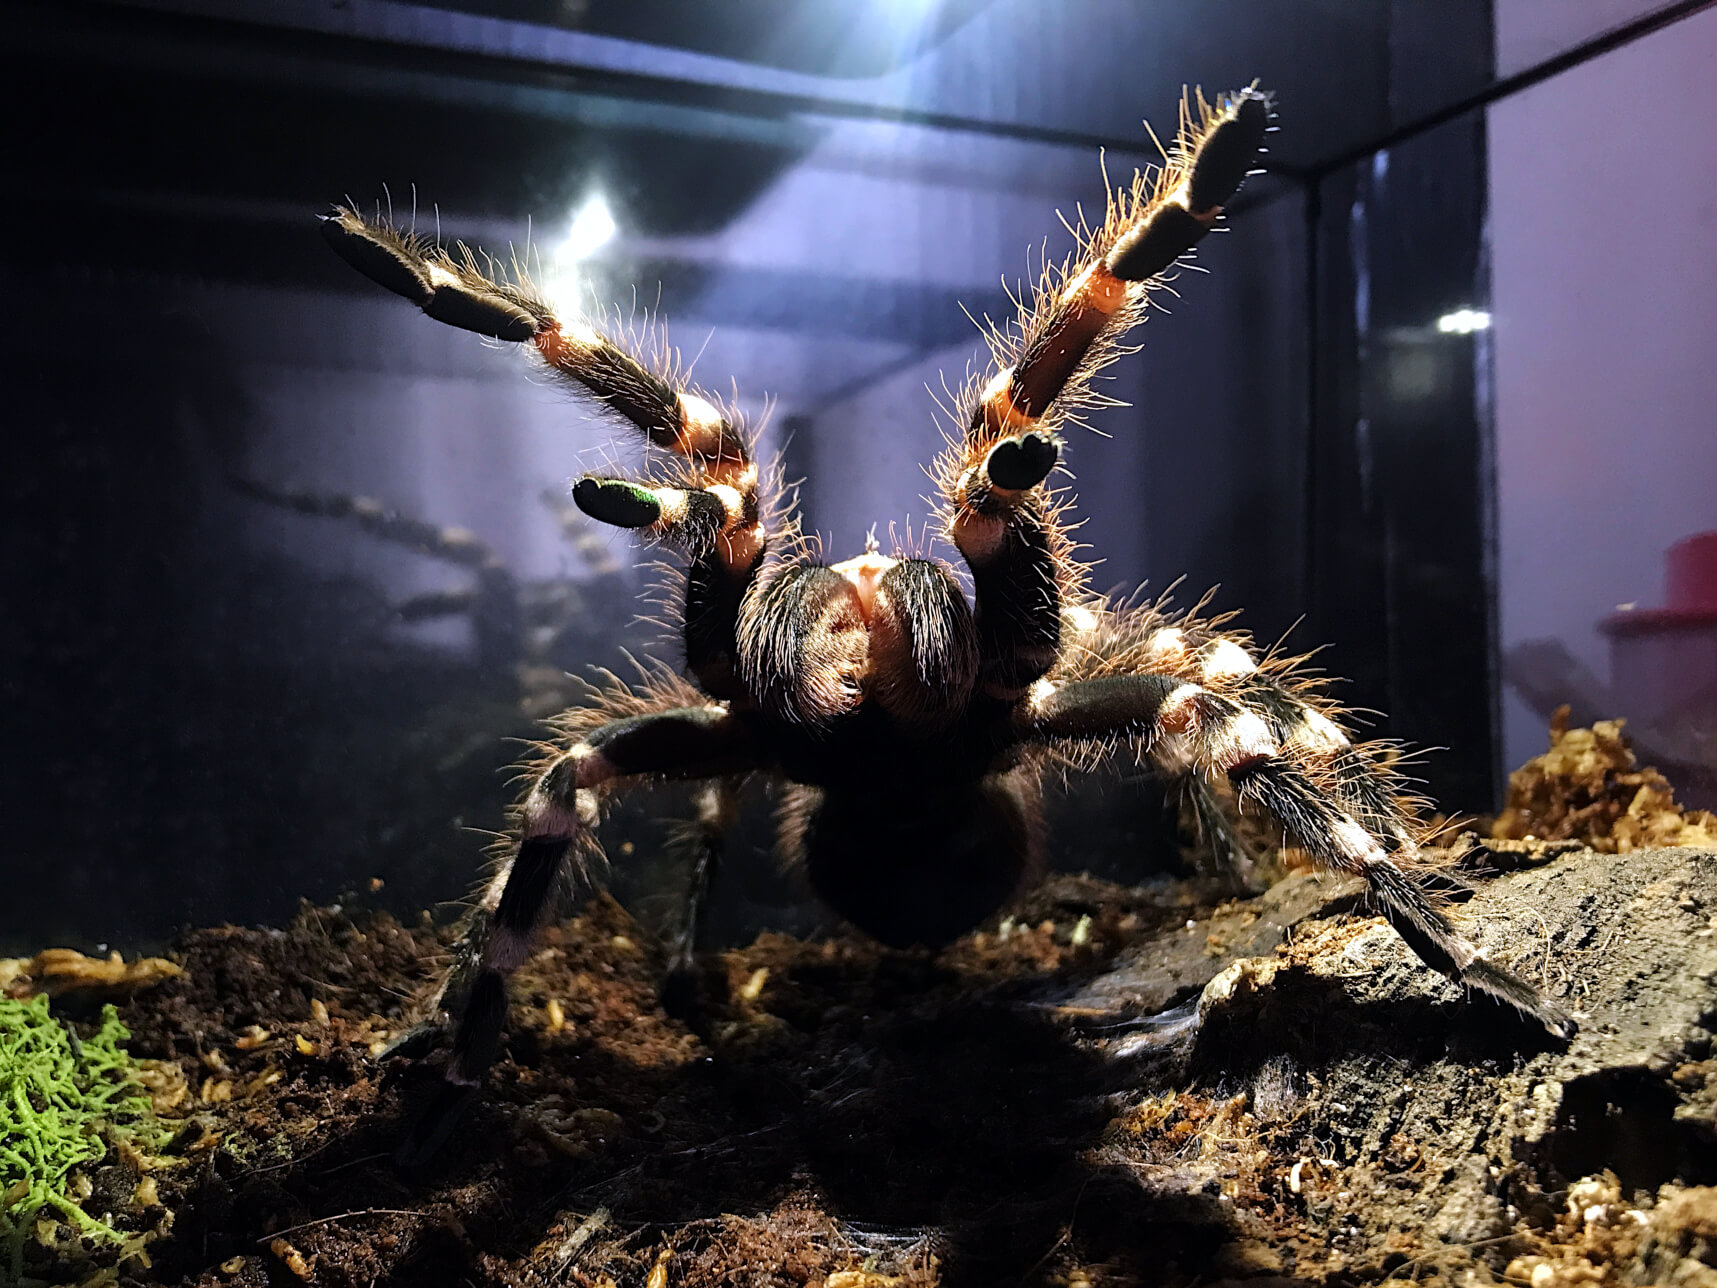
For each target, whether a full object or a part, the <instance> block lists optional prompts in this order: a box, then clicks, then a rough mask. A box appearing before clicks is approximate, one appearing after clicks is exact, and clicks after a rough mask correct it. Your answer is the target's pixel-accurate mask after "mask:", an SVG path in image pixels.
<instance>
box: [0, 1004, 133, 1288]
mask: <svg viewBox="0 0 1717 1288" xmlns="http://www.w3.org/2000/svg"><path fill="white" fill-rule="evenodd" d="M130 1036H131V1034H130V1032H129V1031H128V1030H127V1029H126V1027H125V1026H124V1025H123V1024H121V1023H120V1022H119V1013H118V1012H117V1011H115V1010H114V1008H113V1007H112V1006H105V1007H103V1008H102V1012H101V1025H100V1027H99V1028H98V1029H97V1030H96V1032H95V1034H94V1036H92V1037H87V1038H83V1039H81V1040H80V1039H79V1038H78V1037H77V1035H76V1034H74V1033H73V1032H72V1031H71V1030H70V1029H68V1028H66V1026H65V1025H63V1024H61V1023H60V1022H59V1021H58V1020H56V1019H55V1018H54V1017H53V1016H52V1015H50V1014H49V1012H48V999H47V998H46V997H36V998H32V999H31V1000H30V1001H27V1002H20V1001H14V1000H12V999H11V998H0V1239H4V1241H5V1244H6V1257H7V1260H8V1262H9V1263H10V1267H11V1272H12V1279H13V1280H14V1281H15V1280H16V1279H17V1278H18V1276H19V1275H20V1274H21V1273H22V1268H23V1258H24V1243H25V1240H26V1238H27V1237H28V1235H29V1234H30V1232H31V1227H32V1226H33V1225H34V1224H35V1222H36V1220H37V1218H38V1217H39V1216H40V1215H42V1214H44V1212H45V1211H47V1210H51V1211H52V1212H53V1213H55V1214H57V1215H58V1216H59V1217H61V1218H63V1219H64V1220H65V1221H66V1222H67V1223H68V1224H70V1225H71V1226H72V1227H73V1228H74V1229H76V1230H77V1231H78V1233H79V1234H81V1235H84V1236H86V1237H88V1238H91V1239H94V1240H97V1241H101V1242H121V1241H123V1240H124V1239H125V1237H126V1236H125V1235H124V1234H123V1233H122V1232H121V1231H118V1230H115V1229H114V1228H113V1227H112V1226H111V1225H108V1224H107V1223H106V1222H105V1221H98V1220H96V1219H95V1218H94V1217H92V1216H90V1215H89V1214H88V1213H87V1212H85V1211H84V1210H83V1209H82V1208H81V1207H79V1206H78V1205H77V1203H76V1202H75V1201H74V1200H73V1198H72V1197H71V1195H70V1193H69V1192H68V1186H69V1185H70V1184H71V1183H72V1178H73V1173H74V1172H75V1171H76V1170H77V1169H78V1168H80V1167H87V1166H89V1165H91V1164H94V1163H96V1162H99V1161H100V1160H101V1159H102V1158H103V1157H104V1156H105V1155H106V1154H107V1150H108V1146H109V1144H110V1143H111V1141H112V1140H114V1139H115V1138H116V1137H125V1138H127V1139H130V1140H133V1141H136V1142H138V1143H139V1144H142V1145H145V1146H153V1145H158V1144H160V1142H161V1136H162V1132H161V1129H160V1127H159V1126H158V1124H157V1123H156V1121H155V1116H154V1113H153V1111H152V1110H151V1108H150V1104H149V1097H148V1096H147V1095H146V1094H145V1093H144V1091H143V1089H142V1087H141V1085H140V1084H139V1082H138V1080H137V1075H136V1067H135V1065H134V1064H133V1062H132V1059H131V1056H130V1055H129V1054H128V1053H127V1052H125V1051H124V1050H122V1049H121V1048H120V1045H119V1044H120V1043H121V1042H123V1041H125V1039H127V1038H129V1037H130Z"/></svg>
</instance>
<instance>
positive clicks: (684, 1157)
mask: <svg viewBox="0 0 1717 1288" xmlns="http://www.w3.org/2000/svg"><path fill="white" fill-rule="evenodd" d="M1527 848H1531V847H1527ZM1557 848H1558V847H1551V848H1550V849H1549V850H1546V851H1544V852H1543V853H1540V854H1539V855H1538V856H1537V859H1534V861H1532V862H1525V863H1520V864H1516V865H1511V866H1518V867H1519V870H1516V871H1511V872H1509V873H1507V874H1506V875H1503V876H1500V877H1498V878H1496V879H1494V880H1492V881H1489V882H1488V883H1486V884H1484V885H1483V887H1482V888H1481V889H1480V891H1479V893H1478V894H1477V895H1476V896H1475V897H1474V898H1473V899H1472V900H1471V901H1470V903H1468V904H1467V905H1466V907H1465V908H1464V910H1463V911H1462V914H1461V915H1462V919H1463V920H1464V922H1465V924H1466V925H1467V927H1468V928H1469V930H1470V931H1471V933H1472V934H1473V935H1474V936H1475V938H1476V939H1478V941H1479V942H1480V943H1481V945H1482V946H1484V947H1485V949H1486V950H1487V951H1488V952H1489V953H1490V954H1491V955H1492V956H1494V957H1496V958H1497V959H1499V960H1501V961H1504V962H1506V963H1508V964H1509V965H1511V966H1513V967H1514V968H1515V969H1517V970H1520V971H1523V972H1525V973H1526V974H1528V975H1529V976H1531V977H1533V978H1536V979H1539V980H1541V981H1542V982H1543V983H1544V985H1545V986H1546V987H1547V988H1548V990H1549V991H1550V992H1551V993H1553V994H1555V995H1557V996H1559V997H1561V998H1562V999H1564V1002H1565V1004H1567V1005H1569V1006H1570V1007H1571V1008H1573V1009H1574V1010H1575V1011H1576V1012H1577V1013H1578V1015H1579V1017H1580V1020H1581V1024H1582V1030H1581V1032H1580V1034H1579V1035H1578V1036H1577V1037H1576V1038H1575V1039H1574V1040H1573V1041H1572V1042H1571V1043H1569V1044H1558V1043H1554V1042H1551V1041H1549V1040H1548V1039H1546V1038H1544V1037H1543V1036H1542V1035H1540V1034H1537V1033H1536V1032H1534V1031H1533V1030H1532V1029H1530V1028H1529V1027H1527V1026H1526V1025H1525V1024H1523V1023H1522V1022H1521V1021H1519V1020H1518V1019H1516V1018H1515V1017H1514V1016H1512V1015H1510V1014H1506V1013H1504V1012H1502V1011H1500V1010H1499V1009H1497V1008H1496V1007H1494V1006H1491V1005H1489V1004H1487V1003H1485V1002H1483V1001H1482V1000H1477V999H1464V998H1462V997H1461V996H1460V995H1459V994H1458V991H1457V990H1456V989H1455V988H1453V987H1452V986H1451V985H1449V984H1447V983H1446V982H1445V981H1443V980H1442V979H1441V978H1440V977H1438V976H1436V975H1434V974H1432V973H1430V972H1428V971H1426V970H1425V969H1424V968H1423V967H1422V966H1420V965H1419V964H1418V963H1417V962H1416V960H1415V959H1413V957H1412V956H1411V954H1410V953H1409V952H1408V951H1407V950H1406V948H1405V946H1404V945H1403V944H1402V943H1401V942H1400V940H1399V939H1398V938H1397V937H1396V936H1395V935H1394V933H1393V932H1392V931H1391V930H1389V929H1388V928H1387V926H1385V925H1384V924H1383V923H1382V922H1381V921H1379V920H1376V919H1366V918H1361V917H1357V916H1355V915H1354V902H1355V898H1354V896H1355V893H1356V892H1355V889H1354V888H1353V886H1352V885H1351V884H1344V883H1342V882H1339V881H1335V880H1332V879H1327V878H1325V879H1320V878H1317V877H1313V876H1308V875H1296V876H1291V877H1289V878H1288V879H1286V880H1284V881H1282V882H1280V883H1278V884H1277V885H1276V886H1274V887H1273V888H1272V889H1271V890H1270V891H1268V892H1267V893H1265V894H1263V895H1261V896H1258V897H1256V898H1251V899H1246V900H1233V901H1230V902H1227V903H1217V902H1216V901H1215V899H1214V897H1213V896H1212V895H1211V894H1210V893H1209V890H1210V887H1208V886H1205V885H1200V884H1199V883H1198V882H1195V881H1188V882H1183V883H1180V884H1166V885H1163V886H1161V887H1158V888H1156V889H1154V890H1139V889H1132V888H1126V887H1120V886H1114V885H1109V884H1107V883H1103V882H1099V881H1096V880H1093V879H1090V878H1074V877H1068V878H1058V879H1056V880H1054V881H1051V882H1050V883H1049V884H1047V885H1046V886H1045V887H1043V888H1042V889H1040V890H1038V891H1036V892H1034V893H1033V894H1032V895H1031V896H1029V897H1028V898H1027V899H1026V900H1025V901H1024V902H1023V903H1022V904H1021V905H1020V906H1018V907H1016V908H1014V909H1013V910H1012V911H1011V913H1010V915H1009V916H1008V917H1007V918H1006V919H1005V920H1004V921H1002V922H1000V923H998V924H993V925H991V926H989V927H987V928H986V929H985V930H984V931H981V932H979V933H977V934H974V935H972V936H970V937H968V938H967V939H966V940H964V941H962V942H961V943H960V944H958V945H956V946H955V947H954V948H953V949H951V950H950V951H948V952H946V953H943V954H942V955H941V956H939V957H931V956H929V955H926V954H911V953H898V952H890V951H886V950H882V949H879V948H877V947H876V946H875V945H872V944H870V943H868V942H866V941H863V940H861V939H858V938H856V937H844V936H836V937H833V938H829V939H824V940H819V941H810V942H807V941H802V940H798V939H794V938H791V937H788V936H785V935H779V934H770V935H764V936H762V937H761V938H759V939H757V940H756V941H755V942H754V943H752V944H750V945H749V946H748V947H745V948H742V949H738V950H734V951H731V952H727V953H723V954H718V955H711V956H710V957H709V958H708V959H707V961H706V969H705V973H704V979H703V992H704V994H705V1005H704V1008H703V1014H702V1017H701V1018H700V1020H699V1021H698V1022H697V1024H696V1025H695V1026H691V1027H688V1026H687V1025H685V1024H682V1023H680V1022H679V1021H677V1020H675V1019H672V1018H670V1017H669V1016H668V1015H667V1014H666V1013H664V1011H663V1010H662V1008H661V1007H660V1005H659V1003H658V1000H657V989H658V987H659V984H660V979H661V966H662V962H661V957H660V953H659V951H658V950H657V948H656V946H655V945H654V944H653V943H652V942H651V941H650V939H649V938H648V936H647V935H646V934H645V933H644V932H643V931H642V930H641V929H640V928H639V927H638V926H637V924H636V923H634V922H633V921H632V919H631V918H630V917H629V916H628V915H627V914H626V913H625V912H624V911H622V910H621V909H620V908H619V907H618V906H617V905H616V904H614V903H613V902H612V901H610V900H608V899H607V898H606V897H603V896H593V897H591V898H589V899H587V900H586V901H585V902H584V904H583V908H582V911H581V912H580V914H579V915H578V916H576V917H574V918H573V919H572V920H570V921H568V922H566V923H564V924H561V925H557V926H554V927H552V928H551V929H550V930H549V931H548V932H546V933H545V935H544V936H543V941H542V943H541V945H540V949H539V951H538V952H537V953H536V955H535V956H534V958H533V959H532V960H531V961H530V963H529V964H528V965H527V966H526V967H525V969H524V970H522V971H521V972H520V974H519V976H518V978H517V982H516V986H515V989H514V994H513V997H514V1001H513V1007H512V1011H511V1014H510V1017H509V1026H508V1038H507V1046H506V1050H505V1053H504V1057H503V1059H502V1060H501V1061H500V1063H499V1064H498V1066H497V1068H496V1070H495V1074H494V1077H493V1079H492V1083H491V1086H490V1088H489V1090H488V1092H487V1094H486V1095H485V1096H484V1097H483V1099H482V1100H481V1101H479V1102H478V1103H477V1104H476V1105H475V1106H474V1107H473V1108H472V1110H471V1111H470V1112H469V1114H468V1115H467V1117H466V1119H465V1121H464V1122H463V1124H462V1125H461V1127H460V1128H459V1129H458V1131H457V1132H456V1133H455V1134H454V1136H453V1137H452V1139H451V1141H450V1143H449V1145H448V1146H447V1148H446V1149H445V1150H444V1151H443V1152H442V1154H441V1155H440V1156H438V1157H437V1158H436V1159H435V1160H434V1161H433V1162H432V1163H431V1164H429V1165H427V1166H425V1167H422V1168H418V1169H403V1168H401V1167H399V1166H397V1165H396V1164H395V1162H394V1161H393V1159H392V1151H393V1149H394V1146H395V1144H396V1142H397V1141H398V1140H399V1138H400V1134H401V1130H402V1125H403V1124H404V1122H405V1121H406V1120H407V1118H408V1115H410V1114H411V1113H412V1112H413V1111H414V1107H415V1106H416V1105H417V1104H418V1103H420V1102H421V1099H422V1097H423V1096H424V1095H425V1094H426V1093H427V1092H429V1091H430V1090H432V1089H433V1087H434V1086H435V1084H436V1082H437V1071H436V1068H435V1066H434V1064H433V1062H431V1063H428V1064H422V1065H414V1064H412V1063H410V1062H406V1061H388V1062H379V1061H378V1060H377V1059H376V1058H375V1056H376V1053H377V1052H378V1051H379V1050H380V1049H381V1047H382V1045H383V1044H384V1043H385V1041H386V1039H387V1038H388V1037H389V1036H390V1035H392V1034H393V1033H395V1032H396V1031H397V1030H399V1029H400V1028H401V1027H402V1026H403V1024H404V1017H405V1012H406V1010H407V1006H406V999H407V997H408V995H409V994H410V993H411V992H412V991H413V990H416V989H418V988H419V987H420V986H421V984H422V982H423V981H424V980H425V979H427V978H428V977H429V976H430V975H431V974H432V972H433V970H434V968H435V967H436V965H437V964H438V962H439V961H440V959H441V956H442V954H443V953H444V952H445V943H444V939H445V935H446V932H445V931H439V930H437V929H436V928H434V927H432V926H430V925H428V924H427V923H425V924H422V925H418V926H415V927H406V926H402V925H400V924H398V923H397V922H396V921H394V920H393V919H392V918H390V917H389V916H387V915H386V914H383V913H380V912H375V911H371V910H367V909H365V908H362V907H358V906H354V905H348V906H347V907H345V908H343V909H327V908H324V909H315V908H309V907H306V908H305V909H304V910H303V911H302V913H301V914H300V916H299V917H298V918H297V919H296V920H295V921H294V922H293V923H292V924H291V925H290V926H288V927H286V928H284V929H282V930H240V929H234V928H230V927H228V928H219V929H212V930H203V931H197V932H194V933H192V934H190V935H189V936H187V937H186V938H185V939H184V940H183V941H182V942H181V943H180V944H179V945H178V947H177V949H176V951H175V953H174V960H175V961H176V962H177V964H178V965H179V966H181V967H182V968H183V973H182V974H181V975H178V976H176V977H172V978H167V979H164V980H163V981H162V982H160V983H158V984H157V985H155V986H154V987H152V988H149V989H147V990H146V991H143V992H140V993H138V994H137V995H135V996H134V997H132V998H131V999H130V1000H128V1001H127V1002H125V1004H124V1006H123V1015H124V1018H125V1020H126V1022H127V1023H128V1024H129V1025H130V1026H131V1027H132V1029H133V1032H134V1035H135V1036H134V1039H133V1041H132V1043H131V1047H132V1050H133V1051H134V1052H135V1053H136V1054H137V1055H138V1056H140V1057H146V1058H149V1059H152V1060H155V1061H158V1062H160V1063H158V1064H156V1065H153V1066H151V1074H150V1077H151V1079H152V1082H153V1084H154V1085H155V1087H156V1089H157V1098H158V1101H159V1102H160V1103H161V1104H162V1105H163V1106H164V1108H165V1111H166V1112H167V1113H168V1114H169V1115H170V1116H172V1117H174V1118H176V1119H177V1120H179V1122H180V1123H181V1127H180V1129H179V1131H178V1136H177V1139H176V1141H175V1142H174V1144H173V1145H172V1146H171V1147H170V1149H169V1151H168V1153H169V1154H170V1155H172V1157H170V1158H164V1159H160V1160H149V1159H141V1158H138V1157H135V1156H130V1157H127V1158H122V1159H120V1160H117V1161H116V1162H112V1163H110V1164H109V1165H108V1167H107V1169H105V1170H106V1171H107V1173H109V1175H108V1176H107V1177H106V1179H105V1180H103V1181H102V1187H104V1188H102V1189H101V1190H100V1191H99V1192H103V1193H112V1194H114V1195H119V1196H121V1197H122V1198H123V1196H124V1195H126V1194H128V1193H135V1190H134V1187H135V1184H136V1182H137V1180H138V1179H139V1178H140V1176H141V1173H139V1171H138V1168H140V1167H144V1168H149V1169H150V1170H149V1171H148V1174H147V1178H145V1179H152V1180H153V1181H154V1185H153V1192H152V1193H151V1192H149V1190H148V1188H147V1187H146V1189H145V1190H144V1192H143V1197H144V1198H146V1199H148V1200H150V1201H148V1202H142V1201H140V1200H134V1202H133V1208H132V1210H131V1211H129V1212H128V1213H127V1214H125V1215H124V1217H123V1220H125V1221H127V1222H129V1223H130V1224H131V1226H132V1228H134V1229H144V1228H154V1229H157V1230H159V1231H160V1232H161V1233H160V1235H159V1237H157V1238H156V1239H155V1240H154V1241H153V1242H152V1243H151V1244H150V1245H149V1247H148V1250H147V1256H148V1259H149V1264H147V1265H145V1264H144V1262H143V1260H142V1258H133V1259H132V1260H130V1261H127V1262H125V1263H124V1264H123V1265H122V1266H120V1267H118V1268H117V1271H116V1272H115V1271H113V1270H111V1269H110V1270H109V1271H108V1272H107V1273H108V1275H109V1281H112V1279H113V1278H117V1280H118V1281H119V1282H121V1283H125V1284H136V1285H191V1284H197V1285H209V1286H210V1288H213V1286H214V1285H234V1286H240V1285H242V1286H245V1288H262V1286H263V1285H269V1286H270V1288H282V1286H283V1285H284V1286H288V1288H290V1286H292V1285H298V1284H302V1283H309V1284H314V1285H327V1286H329V1288H369V1286H371V1285H400V1286H403V1285H414V1286H415V1285H426V1286H428V1288H437V1286H439V1285H447V1286H448V1288H453V1286H454V1285H467V1284H469V1285H477V1286H483V1288H486V1286H487V1285H533V1286H534V1285H549V1284H572V1285H604V1284H612V1285H645V1288H669V1286H678V1285H697V1286H700V1288H701V1286H703V1285H717V1284H758V1285H783V1286H786V1285H794V1286H795V1288H796V1286H798V1285H812V1286H816V1285H822V1286H823V1288H884V1286H885V1285H893V1284H914V1285H917V1284H948V1285H955V1284H993V1283H1009V1284H1012V1283H1021V1284H1060V1285H1069V1286H1072V1285H1088V1284H1135V1283H1136V1284H1193V1283H1200V1284H1209V1283H1227V1282H1234V1281H1241V1280H1248V1281H1251V1282H1253V1283H1256V1284H1258V1285H1260V1286H1264V1285H1272V1284H1285V1283H1308V1284H1310V1283H1315V1284H1329V1285H1353V1284H1362V1283H1383V1282H1397V1283H1406V1282H1409V1281H1411V1282H1422V1283H1443V1282H1448V1283H1461V1284H1487V1283H1492V1282H1509V1283H1517V1284H1522V1285H1530V1288H1558V1286H1559V1285H1573V1284H1617V1285H1621V1284H1645V1283H1668V1284H1675V1285H1684V1286H1687V1288H1693V1286H1696V1285H1697V1286H1703V1288H1717V1189H1714V1188H1711V1187H1713V1186H1717V1123H1714V1113H1717V1049H1714V1034H1713V1030H1717V853H1713V852H1709V851H1700V850H1692V849H1658V850H1638V851H1635V852H1634V853H1631V854H1629V855H1627V856H1626V857H1625V858H1624V857H1618V856H1616V855H1611V854H1600V853H1596V852H1593V851H1590V850H1578V851H1575V852H1572V853H1560V854H1555V850H1556V849H1557ZM1562 848H1565V847H1562ZM1549 854H1555V857H1553V858H1549V859H1548V861H1539V860H1542V859H1544V858H1545V857H1546V856H1547V855H1549ZM1514 857H1516V858H1520V857H1521V855H1518V854H1517V855H1515V856H1514ZM62 1000H64V999H62ZM56 1005H59V1003H56ZM120 1206H122V1207H123V1203H121V1204H120ZM33 1255H34V1257H35V1260H34V1262H33V1269H34V1270H35V1272H37V1273H38V1274H39V1275H40V1276H42V1277H45V1278H50V1279H53V1280H55V1281H58V1282H75V1281H77V1280H78V1279H79V1278H81V1277H84V1276H86V1275H88V1274H90V1273H92V1270H93V1268H94V1267H95V1266H96V1265H98V1264H99V1262H100V1255H99V1254H96V1255H93V1256H81V1255H75V1254H73V1253H72V1252H71V1251H70V1250H69V1249H68V1248H67V1247H66V1246H65V1245H63V1244H62V1245H61V1247H60V1248H59V1249H58V1250H57V1251H56V1252H53V1253H50V1252H48V1251H47V1250H45V1249H40V1250H38V1251H37V1252H36V1253H34V1254H33Z"/></svg>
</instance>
